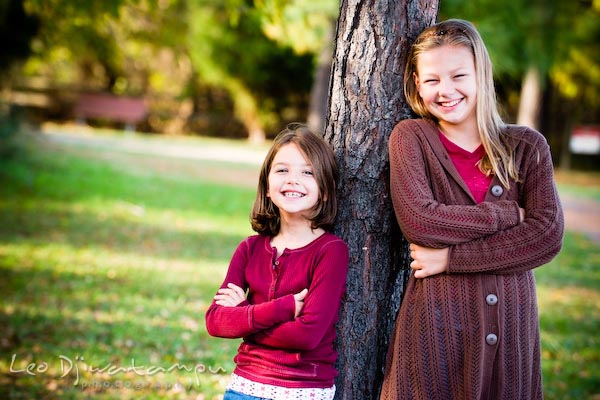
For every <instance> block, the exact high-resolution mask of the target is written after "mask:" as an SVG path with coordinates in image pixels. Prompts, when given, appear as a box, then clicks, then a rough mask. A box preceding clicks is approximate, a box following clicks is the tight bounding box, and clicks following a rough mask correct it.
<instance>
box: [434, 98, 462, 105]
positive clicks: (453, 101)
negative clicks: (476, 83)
mask: <svg viewBox="0 0 600 400" xmlns="http://www.w3.org/2000/svg"><path fill="white" fill-rule="evenodd" d="M461 101H462V99H456V100H451V101H443V102H439V103H438V104H439V105H441V106H442V107H454V106H455V105H457V104H458V103H460V102H461Z"/></svg>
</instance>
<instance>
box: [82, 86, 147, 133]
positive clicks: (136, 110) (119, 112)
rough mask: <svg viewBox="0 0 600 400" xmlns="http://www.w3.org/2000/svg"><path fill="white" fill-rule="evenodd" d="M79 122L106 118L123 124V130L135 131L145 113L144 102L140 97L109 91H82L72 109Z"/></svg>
mask: <svg viewBox="0 0 600 400" xmlns="http://www.w3.org/2000/svg"><path fill="white" fill-rule="evenodd" d="M73 113H74V115H75V118H76V119H77V121H79V122H84V121H85V120H86V119H89V118H92V119H106V120H109V121H115V122H120V123H123V124H125V131H131V132H133V131H135V126H136V124H138V123H140V122H142V121H143V120H144V119H145V118H146V116H147V114H148V110H147V109H146V104H145V102H144V99H143V98H141V97H125V96H115V95H113V94H109V93H82V94H80V95H79V97H78V99H77V101H76V103H75V107H74V110H73Z"/></svg>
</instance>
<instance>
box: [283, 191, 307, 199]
mask: <svg viewBox="0 0 600 400" xmlns="http://www.w3.org/2000/svg"><path fill="white" fill-rule="evenodd" d="M283 196H284V197H293V198H299V197H304V196H306V195H305V194H304V193H299V192H283Z"/></svg>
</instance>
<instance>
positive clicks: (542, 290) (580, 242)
mask: <svg viewBox="0 0 600 400" xmlns="http://www.w3.org/2000/svg"><path fill="white" fill-rule="evenodd" d="M536 278H537V286H538V301H539V307H540V326H541V336H542V337H541V339H542V368H543V373H544V390H545V394H546V398H547V399H585V398H591V397H592V395H598V394H600V375H598V372H597V371H600V335H598V332H600V245H598V244H596V243H593V242H592V241H590V240H589V239H587V238H585V237H584V236H582V235H579V234H572V233H567V234H566V236H565V241H564V247H563V250H562V251H561V253H560V254H559V255H558V256H557V258H556V259H555V260H553V261H552V262H551V263H550V264H548V265H546V266H543V267H541V268H539V269H538V270H536Z"/></svg>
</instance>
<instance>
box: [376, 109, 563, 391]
mask: <svg viewBox="0 0 600 400" xmlns="http://www.w3.org/2000/svg"><path fill="white" fill-rule="evenodd" d="M503 134H504V136H505V137H506V140H507V142H508V143H509V145H510V146H512V147H513V148H514V149H515V156H516V163H517V166H518V170H519V174H520V181H519V182H514V181H512V182H511V183H510V187H509V188H508V189H507V188H504V187H503V186H502V185H501V184H500V182H499V180H498V178H497V177H493V178H492V181H491V184H490V187H489V191H488V193H487V194H486V196H485V199H484V201H483V202H480V203H477V202H476V201H475V199H474V198H473V196H472V195H471V192H470V191H469V188H468V187H467V185H466V184H465V182H464V180H463V179H462V178H461V176H460V175H459V173H458V171H457V169H456V167H455V166H454V164H453V163H452V160H451V159H450V157H449V156H448V154H447V152H446V150H445V148H444V146H443V145H442V143H441V142H440V138H439V136H438V128H437V126H436V125H435V124H434V123H433V122H432V121H429V120H425V119H418V120H405V121H402V122H400V123H399V124H398V125H397V126H396V127H395V128H394V130H393V132H392V134H391V136H390V141H389V152H390V153H389V154H390V190H391V197H392V201H393V206H394V211H395V214H396V217H397V220H398V223H399V226H400V228H401V230H402V233H403V235H404V236H405V238H406V239H407V240H408V241H409V242H411V243H416V244H419V245H422V246H427V247H432V248H443V247H449V263H448V267H447V271H446V273H442V274H438V275H434V276H430V277H427V278H423V279H416V278H415V277H414V276H411V277H410V279H409V282H408V285H407V288H406V291H405V294H404V298H403V301H402V305H401V307H400V311H399V314H398V317H397V320H396V326H395V329H394V333H393V335H392V338H391V340H390V346H389V351H388V357H387V363H386V371H385V376H384V383H383V387H382V392H381V399H382V400H391V399H402V400H411V399H415V400H437V399H439V400H451V399H465V400H467V399H468V400H477V399H486V400H492V399H493V400H515V399H523V400H525V399H527V400H535V399H541V398H542V396H543V395H542V379H541V365H540V337H539V321H538V310H537V299H536V290H535V279H534V274H533V271H532V269H534V268H536V267H539V266H541V265H543V264H545V263H547V262H548V261H550V260H551V259H552V258H553V257H554V256H555V255H556V254H557V253H558V252H559V251H560V248H561V246H562V237H563V227H564V222H563V213H562V208H561V205H560V200H559V198H558V194H557V190H556V185H555V182H554V173H553V165H552V160H551V156H550V149H549V146H548V144H547V143H546V140H545V139H544V137H543V136H542V135H541V134H540V133H538V132H536V131H534V130H532V129H529V128H526V127H522V126H515V125H508V126H507V127H506V128H505V130H504V132H503ZM519 207H522V208H524V209H525V220H524V221H522V222H519Z"/></svg>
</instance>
